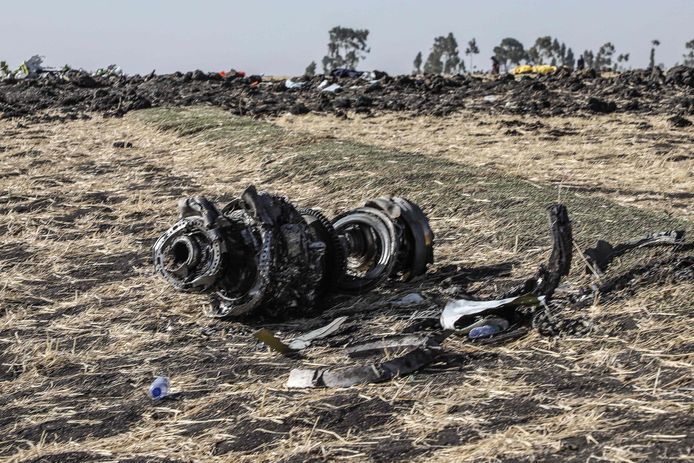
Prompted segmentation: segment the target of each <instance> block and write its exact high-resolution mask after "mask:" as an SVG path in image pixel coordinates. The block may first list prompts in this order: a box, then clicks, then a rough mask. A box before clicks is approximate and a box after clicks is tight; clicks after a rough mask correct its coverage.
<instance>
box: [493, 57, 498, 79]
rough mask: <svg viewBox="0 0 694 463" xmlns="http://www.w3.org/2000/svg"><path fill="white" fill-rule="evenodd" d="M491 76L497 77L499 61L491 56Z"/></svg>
mask: <svg viewBox="0 0 694 463" xmlns="http://www.w3.org/2000/svg"><path fill="white" fill-rule="evenodd" d="M492 75H494V76H498V75H499V60H498V59H496V56H492Z"/></svg>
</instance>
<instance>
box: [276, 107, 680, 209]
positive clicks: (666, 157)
mask: <svg viewBox="0 0 694 463" xmlns="http://www.w3.org/2000/svg"><path fill="white" fill-rule="evenodd" d="M276 123H277V124H279V125H280V126H282V127H285V128H288V129H290V130H296V131H301V132H306V133H311V134H315V135H320V136H331V137H336V138H341V139H349V140H354V141H357V142H360V143H367V144H372V145H376V146H382V147H387V148H394V149H398V150H402V151H406V152H413V153H426V154H427V155H430V156H443V157H445V158H447V159H450V160H452V161H454V162H458V163H461V164H466V165H476V166H487V167H492V168H494V169H499V170H500V171H502V172H507V173H510V174H512V175H516V176H519V177H522V178H525V179H527V180H529V181H530V182H538V183H541V184H553V185H560V186H561V188H562V189H565V190H567V191H568V190H574V191H590V192H596V193H598V194H604V195H607V196H608V197H610V198H613V199H615V200H617V201H618V202H620V203H622V204H628V205H633V206H636V207H644V208H649V209H653V210H661V211H667V212H670V213H673V214H676V215H678V216H681V217H686V218H688V219H690V220H691V217H692V214H694V207H692V204H694V203H693V202H692V199H693V198H694V196H693V193H692V192H694V151H693V149H692V146H694V128H692V127H690V128H684V129H682V128H673V127H671V126H670V124H669V123H668V122H667V118H666V117H665V116H634V115H610V116H596V117H592V118H585V117H582V118H581V117H555V118H542V117H535V116H509V115H504V116H497V115H487V114H480V113H473V112H463V113H462V114H458V115H455V116H450V117H446V118H440V117H432V116H420V117H415V116H405V115H401V114H384V115H378V116H375V117H373V116H369V117H364V116H359V115H351V116H350V118H349V119H340V118H337V117H334V116H323V115H307V116H300V117H297V116H292V115H286V116H283V117H280V118H278V119H277V120H276Z"/></svg>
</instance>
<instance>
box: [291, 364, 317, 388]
mask: <svg viewBox="0 0 694 463" xmlns="http://www.w3.org/2000/svg"><path fill="white" fill-rule="evenodd" d="M317 371H318V370H307V369H301V368H295V369H293V370H292V371H290V372H289V379H288V380H287V387H288V388H301V387H315V386H316V373H317Z"/></svg>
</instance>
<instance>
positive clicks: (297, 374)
mask: <svg viewBox="0 0 694 463" xmlns="http://www.w3.org/2000/svg"><path fill="white" fill-rule="evenodd" d="M440 353H441V351H440V348H439V347H438V346H430V347H422V348H418V349H414V350H412V351H410V352H408V353H407V354H405V355H403V356H401V357H397V358H395V359H393V360H389V361H387V362H381V363H369V364H367V365H361V366H354V367H345V368H334V369H333V368H328V369H325V368H319V369H303V368H295V369H293V370H292V371H291V372H290V373H289V380H288V381H287V387H289V388H306V387H350V386H354V385H357V384H366V383H380V382H383V381H389V380H391V379H393V378H395V377H396V376H402V375H407V374H410V373H413V372H415V371H417V370H419V369H420V368H422V367H423V366H425V365H427V364H429V363H431V362H432V361H433V360H434V359H436V357H438V355H439V354H440Z"/></svg>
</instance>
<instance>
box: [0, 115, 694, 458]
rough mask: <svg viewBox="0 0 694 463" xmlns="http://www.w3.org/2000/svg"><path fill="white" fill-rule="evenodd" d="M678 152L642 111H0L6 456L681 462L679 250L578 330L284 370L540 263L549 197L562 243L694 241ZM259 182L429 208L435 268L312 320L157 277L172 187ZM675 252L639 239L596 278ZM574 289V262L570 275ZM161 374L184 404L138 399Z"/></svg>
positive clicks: (329, 199) (688, 373)
mask: <svg viewBox="0 0 694 463" xmlns="http://www.w3.org/2000/svg"><path fill="white" fill-rule="evenodd" d="M121 140H122V141H128V142H131V143H132V144H133V147H132V148H114V147H113V142H115V141H121ZM693 152H694V128H691V127H690V128H686V129H672V128H670V127H669V126H668V125H667V123H666V122H665V118H658V117H653V118H643V117H640V116H638V117H637V116H601V117H595V118H591V119H588V118H543V119H541V120H540V119H532V118H513V117H510V116H499V117H493V116H488V115H477V114H465V113H463V114H461V115H457V116H452V117H449V118H444V119H435V118H417V117H402V116H397V115H385V116H377V117H373V118H359V117H354V118H351V119H349V120H341V119H334V118H328V117H319V116H311V115H309V116H305V117H283V118H281V119H278V120H275V121H266V122H260V121H254V120H252V119H246V118H239V117H235V116H231V115H229V114H228V113H226V112H224V111H222V110H218V109H210V108H189V109H176V110H174V109H151V110H144V111H137V112H132V113H129V114H127V115H126V116H125V117H124V118H122V119H103V118H101V117H100V116H96V115H95V116H94V117H93V118H91V119H88V120H78V121H71V122H42V123H40V122H30V121H26V120H21V119H19V120H0V274H1V275H2V280H1V281H0V461H3V462H4V461H7V462H20V461H22V462H24V461H32V462H65V461H68V462H81V461H104V462H105V461H128V462H161V463H163V462H189V461H219V462H223V461H236V462H246V461H248V462H257V461H260V462H280V461H281V462H306V461H342V460H346V461H359V462H361V461H374V462H390V461H442V462H443V461H446V462H448V461H456V462H480V461H489V462H500V461H504V462H511V461H513V462H554V461H581V462H586V461H590V462H641V461H673V462H675V461H676V462H682V461H694V435H693V432H692V429H693V428H694V408H693V404H694V400H693V399H692V397H693V395H694V364H693V362H694V325H693V323H692V322H693V321H694V311H693V309H694V303H693V302H692V301H693V300H694V284H693V280H692V269H691V264H690V266H689V267H688V268H685V269H684V271H683V272H682V271H681V272H679V273H678V274H662V275H659V277H658V278H655V279H654V278H649V277H648V272H641V273H638V272H636V274H635V275H636V276H635V278H634V279H633V280H628V281H630V283H629V284H628V285H626V287H624V288H623V289H621V290H620V291H617V292H614V293H611V294H610V295H608V296H606V297H604V298H597V299H596V300H595V301H594V303H593V304H592V305H590V307H588V308H587V309H585V310H583V311H581V313H576V314H570V315H571V316H577V317H578V316H580V317H584V318H585V319H586V320H589V321H590V323H591V325H592V330H591V332H590V333H589V334H588V335H586V336H572V335H563V336H558V337H551V338H550V337H543V336H541V335H539V334H538V333H536V332H534V331H531V332H529V333H528V334H527V335H526V336H524V337H522V338H519V339H516V340H512V341H509V342H506V343H502V344H496V345H483V344H482V345H481V344H473V343H470V342H468V341H467V340H465V339H464V338H461V337H455V336H453V337H449V338H448V339H447V340H446V341H445V342H444V343H443V346H442V347H443V354H442V355H441V357H440V358H439V359H438V360H437V361H436V362H435V363H433V364H431V365H429V366H427V367H426V368H424V369H422V370H420V371H419V372H417V373H416V374H413V375H409V376H406V377H400V378H396V379H395V380H393V381H391V382H388V383H383V384H370V385H363V386H355V387H351V388H346V389H310V390H296V389H287V388H286V386H285V384H286V380H287V377H288V374H289V371H290V370H291V369H292V368H295V367H299V366H309V367H310V366H329V365H344V364H348V363H355V362H359V361H358V360H353V359H349V358H347V356H346V355H345V354H344V350H343V347H344V346H345V345H347V344H349V343H351V342H354V341H355V340H364V339H371V338H380V337H382V336H385V335H390V334H398V333H401V332H403V331H404V330H407V329H408V327H409V326H410V322H409V321H408V317H409V316H410V314H411V312H412V311H413V310H415V308H403V307H398V306H394V305H393V304H390V303H389V302H388V301H390V300H392V298H394V297H396V296H398V295H404V294H408V293H411V292H414V291H417V292H421V293H422V294H423V295H424V296H425V298H426V303H425V304H424V305H423V306H420V307H416V309H423V308H441V307H443V305H444V304H445V302H446V299H447V298H448V297H450V296H449V294H450V291H448V292H447V290H450V289H451V285H454V286H458V287H459V290H460V291H462V292H465V293H468V294H472V295H474V296H476V297H479V298H486V297H490V298H491V297H496V296H498V295H499V294H501V293H502V292H503V290H504V289H507V288H509V287H510V286H511V285H513V284H515V283H517V282H519V281H521V280H523V279H524V278H525V277H527V276H530V275H532V273H533V272H534V271H535V269H536V268H537V266H538V265H539V264H540V263H541V262H544V261H545V260H546V258H547V255H548V252H549V247H550V238H549V230H548V227H547V218H546V214H545V208H546V206H547V205H549V204H551V203H552V202H556V201H561V202H563V203H564V204H566V205H567V207H568V210H569V215H570V217H571V219H572V223H573V230H574V239H575V244H576V249H577V250H578V249H585V248H586V247H588V246H592V245H594V243H595V241H596V240H597V239H600V238H602V239H607V240H608V241H610V242H613V243H616V242H620V241H625V240H627V239H630V238H634V237H637V236H639V235H641V234H643V233H646V232H652V231H660V230H668V229H673V228H677V229H686V230H687V231H688V232H689V233H691V232H692V229H691V228H692V227H691V224H692V221H691V220H692V217H693V216H694V215H693V214H694V204H693V201H692V192H694V179H693V178H694V176H693V175H692V170H693V166H694V157H693V155H692V153H693ZM250 183H255V184H256V185H257V186H258V187H259V188H260V189H263V190H268V191H273V192H277V193H281V194H284V195H287V196H288V197H289V198H290V199H291V200H292V201H293V202H295V203H296V204H301V205H304V206H311V207H314V206H315V207H318V208H320V209H322V210H324V211H325V212H326V214H328V215H329V216H332V215H333V214H335V213H337V212H339V211H341V210H345V209H347V208H348V207H352V206H355V205H360V204H361V202H363V201H364V200H366V199H368V198H371V197H375V196H380V195H383V194H389V193H392V194H399V195H402V196H406V197H408V198H410V199H412V200H414V201H415V202H417V203H418V204H420V205H421V206H422V207H423V208H424V210H425V211H426V212H427V213H428V215H429V216H430V218H431V224H432V228H433V229H434V232H435V233H436V248H435V258H436V264H435V265H434V267H433V268H432V269H431V270H430V272H429V274H428V275H427V276H425V277H423V278H421V279H419V280H416V281H412V282H409V283H389V284H388V285H386V286H385V287H383V288H381V289H379V290H377V291H374V292H373V293H370V294H368V295H365V296H359V297H345V296H343V297H339V298H337V299H336V300H335V302H334V304H332V305H331V306H330V307H328V308H327V310H326V311H325V312H323V313H322V314H316V315H314V316H312V317H310V318H306V319H301V320H291V321H288V322H285V323H282V324H279V323H276V324H271V323H262V322H258V323H250V324H242V323H240V322H237V321H220V320H212V319H207V318H205V317H204V316H203V315H202V310H203V308H204V307H205V305H206V300H205V298H204V297H197V296H191V295H182V294H178V293H175V292H174V291H173V290H172V289H171V288H170V287H168V286H167V285H166V284H165V283H164V281H163V280H162V279H160V278H159V277H157V276H156V275H154V272H153V269H152V266H151V262H150V248H151V246H152V244H153V243H154V241H155V240H156V238H157V237H158V235H159V234H160V233H161V232H162V231H163V230H165V229H166V228H167V227H168V226H169V225H170V224H172V223H173V222H174V221H175V220H176V214H177V211H176V202H177V200H178V199H179V198H180V197H183V196H188V195H197V194H204V195H206V196H208V197H209V198H211V199H214V200H216V201H218V202H223V201H224V200H229V199H231V198H233V197H234V196H235V195H237V194H238V193H240V192H241V191H242V190H243V189H244V188H245V187H246V186H247V185H248V184H250ZM688 242H689V243H691V238H688ZM691 254H692V246H691V244H690V245H685V246H681V247H679V248H668V247H658V248H647V249H643V250H640V251H637V252H635V253H633V254H631V255H629V256H625V257H624V258H621V259H619V260H618V261H617V262H615V264H614V265H613V266H612V267H610V270H609V271H608V274H607V275H606V276H605V277H604V278H608V277H614V276H619V275H629V273H628V272H629V270H630V269H633V268H634V266H646V267H645V268H647V266H648V265H649V264H650V263H652V262H654V261H656V260H664V259H668V258H670V257H673V256H682V257H683V256H687V255H690V256H691ZM625 278H626V276H625ZM589 283H590V279H589V277H588V276H587V275H586V274H585V271H584V265H583V263H582V261H581V260H580V258H579V257H578V256H576V258H575V259H574V267H573V269H572V272H571V274H570V275H569V276H568V277H567V278H566V280H565V281H564V283H563V288H564V289H566V290H570V289H575V288H579V287H583V286H586V285H587V284H589ZM338 315H347V316H348V317H349V318H348V321H347V322H346V324H345V325H343V328H342V329H341V330H340V331H339V332H338V333H336V334H335V335H334V336H332V337H329V338H326V339H324V340H321V341H317V342H315V343H314V345H312V347H311V348H309V349H308V350H306V351H305V352H304V353H303V355H302V357H301V358H290V357H285V356H282V355H280V354H278V353H276V352H273V351H270V350H269V349H268V348H267V347H266V346H264V345H262V344H259V343H258V342H256V341H255V340H254V339H253V337H252V333H253V332H254V331H255V330H257V329H258V328H260V327H266V328H268V329H271V330H273V331H274V332H275V333H277V335H278V336H279V337H281V338H290V337H291V336H292V335H294V334H296V333H300V332H304V331H307V330H309V329H312V328H315V327H318V326H321V325H324V324H326V323H327V322H329V321H330V320H332V319H334V318H335V317H336V316H338ZM157 375H167V376H169V377H170V378H171V381H172V386H173V390H174V392H177V393H178V394H176V395H175V397H173V398H171V399H168V400H162V401H158V402H153V401H151V400H150V399H149V398H148V397H147V394H146V391H147V387H148V386H149V384H150V382H151V381H152V379H153V378H154V376H157Z"/></svg>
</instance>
